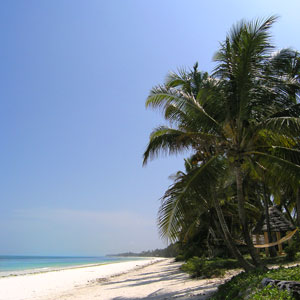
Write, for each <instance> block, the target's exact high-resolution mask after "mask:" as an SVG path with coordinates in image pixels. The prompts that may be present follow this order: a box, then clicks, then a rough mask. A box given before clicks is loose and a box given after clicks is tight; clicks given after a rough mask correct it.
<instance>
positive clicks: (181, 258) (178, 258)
mask: <svg viewBox="0 0 300 300" xmlns="http://www.w3.org/2000/svg"><path fill="white" fill-rule="evenodd" d="M175 261H184V256H183V255H182V254H179V255H177V256H176V257H175Z"/></svg>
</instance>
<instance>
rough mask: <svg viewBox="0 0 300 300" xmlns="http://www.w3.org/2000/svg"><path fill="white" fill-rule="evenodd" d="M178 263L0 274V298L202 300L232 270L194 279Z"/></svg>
mask: <svg viewBox="0 0 300 300" xmlns="http://www.w3.org/2000/svg"><path fill="white" fill-rule="evenodd" d="M181 264H182V263H180V262H174V259H170V258H152V259H147V260H135V261H130V262H120V263H114V264H106V265H100V266H89V267H83V268H77V269H68V270H60V271H53V272H48V273H40V274H29V275H20V276H16V277H6V278H0V300H57V299H59V300H89V299H93V300H116V299H118V300H138V299H139V300H142V299H143V300H145V299H149V300H150V299H151V300H163V299H171V298H176V299H178V300H186V299H189V300H200V299H201V300H205V299H209V297H210V296H211V295H212V294H213V293H214V292H215V291H216V290H217V288H218V286H219V285H220V284H222V283H224V282H225V281H226V280H228V279H229V278H231V277H232V276H233V275H234V274H235V272H231V273H230V274H227V275H226V276H225V277H222V278H213V279H197V280H196V279H191V278H190V277H189V276H188V274H186V273H184V272H182V271H181V270H180V266H181Z"/></svg>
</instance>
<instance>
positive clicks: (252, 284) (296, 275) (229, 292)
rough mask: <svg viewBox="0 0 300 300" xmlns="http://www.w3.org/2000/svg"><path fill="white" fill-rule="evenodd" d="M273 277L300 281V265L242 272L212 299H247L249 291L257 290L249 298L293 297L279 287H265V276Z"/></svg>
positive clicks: (277, 298) (274, 298)
mask: <svg viewBox="0 0 300 300" xmlns="http://www.w3.org/2000/svg"><path fill="white" fill-rule="evenodd" d="M265 277H267V278H271V279H278V280H291V281H300V267H299V266H297V267H292V268H283V267H282V268H278V269H273V270H269V271H267V272H265V271H261V270H257V271H254V272H248V273H245V272H243V273H241V274H239V275H237V276H234V277H233V278H232V279H231V280H230V281H228V282H226V283H225V284H223V285H221V286H220V287H219V289H218V292H217V293H216V294H215V295H214V296H213V297H212V298H211V300H226V299H227V300H241V299H246V297H247V296H249V293H251V292H252V291H255V292H254V293H253V294H252V295H251V298H247V299H252V300H254V299H272V300H281V299H293V298H292V297H291V296H290V295H289V294H287V293H286V292H284V291H279V290H278V289H276V288H274V289H272V290H271V289H270V288H263V287H262V286H261V281H262V279H263V278H265Z"/></svg>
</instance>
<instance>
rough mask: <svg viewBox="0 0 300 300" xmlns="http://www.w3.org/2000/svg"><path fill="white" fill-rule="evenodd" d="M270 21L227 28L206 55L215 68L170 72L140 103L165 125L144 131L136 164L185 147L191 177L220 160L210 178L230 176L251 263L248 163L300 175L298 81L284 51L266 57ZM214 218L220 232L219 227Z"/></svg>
mask: <svg viewBox="0 0 300 300" xmlns="http://www.w3.org/2000/svg"><path fill="white" fill-rule="evenodd" d="M275 20H276V17H270V18H267V19H265V20H256V21H253V22H248V23H247V22H245V21H241V22H240V23H239V24H237V25H235V26H233V28H232V30H231V32H230V33H229V34H228V36H227V38H226V40H225V42H224V43H222V44H221V47H220V49H219V51H218V52H217V53H216V54H215V56H214V60H215V62H216V63H217V65H216V68H215V70H214V72H213V73H212V74H211V75H208V74H207V73H202V72H199V71H198V65H197V64H196V65H195V66H194V69H193V70H191V71H185V70H180V71H179V72H178V73H171V74H169V76H168V78H167V80H166V82H165V84H163V85H158V86H156V87H154V88H153V89H152V90H151V92H150V94H149V96H148V98H147V101H146V106H147V107H152V108H161V109H162V110H163V113H164V117H165V119H166V120H167V121H168V122H169V124H170V125H169V126H160V127H158V128H156V129H154V131H153V132H152V133H151V135H150V141H149V144H148V146H147V149H146V151H145V153H144V164H145V163H147V162H148V160H149V159H151V158H153V157H155V156H157V155H158V154H159V153H161V152H166V153H168V154H173V153H178V152H182V151H186V150H187V149H189V150H192V151H193V154H194V156H195V158H197V160H198V164H199V169H198V171H197V172H196V173H195V176H194V178H196V177H197V176H200V175H201V174H202V173H203V174H205V172H207V171H208V169H209V167H210V166H212V165H213V164H214V163H215V161H217V160H220V159H224V158H225V159H226V161H227V164H226V166H227V167H226V168H227V169H228V170H226V172H219V173H220V174H217V175H216V176H222V174H228V172H231V174H233V175H234V176H235V181H236V201H237V205H238V212H239V222H240V225H241V228H242V231H243V236H244V240H245V242H246V244H247V246H248V249H249V253H250V255H251V257H252V259H253V263H254V265H256V266H261V263H260V260H259V257H258V255H257V253H256V251H255V249H254V247H253V243H252V239H251V236H250V232H249V226H248V225H249V224H248V217H247V214H246V210H245V195H244V188H243V186H244V184H245V177H246V175H247V172H248V167H249V165H255V164H256V163H257V162H259V164H260V165H262V166H264V168H266V169H267V170H268V169H273V171H274V170H276V172H277V174H279V175H283V174H285V176H288V177H289V179H290V180H291V181H294V182H295V181H297V182H299V173H300V172H299V170H300V166H299V165H300V151H299V150H297V147H298V146H297V145H299V143H298V140H297V137H298V134H299V132H300V119H299V111H300V109H299V106H300V105H299V104H297V97H298V95H299V83H298V82H297V81H296V80H295V79H294V78H291V77H290V76H288V75H287V74H285V72H284V68H279V67H278V66H281V65H283V64H284V60H287V59H288V58H289V56H288V55H286V53H287V51H280V52H279V53H276V54H274V47H273V46H272V44H271V43H270V34H269V29H270V27H271V25H272V24H273V23H274V22H275ZM289 51H290V52H291V50H289ZM281 62H282V63H281ZM298 149H299V148H298ZM287 170H288V172H287ZM217 173H218V172H217ZM279 177H280V176H279ZM209 180H210V178H209V177H208V178H207V181H209ZM211 193H212V194H213V193H214V191H211ZM212 198H213V199H215V197H214V196H212ZM214 201H215V206H216V210H217V211H219V212H220V210H219V209H218V208H217V206H218V201H216V200H214ZM218 217H219V222H220V224H222V225H223V226H222V229H223V232H224V234H225V232H226V228H225V227H226V224H223V222H222V216H221V215H220V214H218ZM226 234H227V232H226ZM229 240H230V237H229ZM245 268H246V269H250V268H251V266H248V267H245Z"/></svg>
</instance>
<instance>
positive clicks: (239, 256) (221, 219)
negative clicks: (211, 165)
mask: <svg viewBox="0 0 300 300" xmlns="http://www.w3.org/2000/svg"><path fill="white" fill-rule="evenodd" d="M212 198H213V202H214V207H215V209H216V212H217V216H218V220H219V224H216V226H217V228H218V225H219V226H220V227H221V229H222V233H223V234H222V235H223V237H224V242H225V244H226V246H227V248H228V249H229V251H230V252H231V253H232V255H233V256H234V257H235V258H236V259H237V260H238V262H239V264H240V265H241V267H242V268H243V269H244V270H245V271H246V272H248V271H251V270H254V269H255V267H254V266H253V265H252V264H250V263H249V262H248V261H246V260H245V258H244V257H243V255H242V254H241V253H240V251H239V249H238V248H237V247H236V245H235V242H234V240H233V238H232V236H231V234H230V232H229V230H228V227H227V224H226V221H225V218H224V215H223V211H222V209H221V207H220V204H219V201H218V200H217V199H216V197H215V196H214V195H213V196H212Z"/></svg>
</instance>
